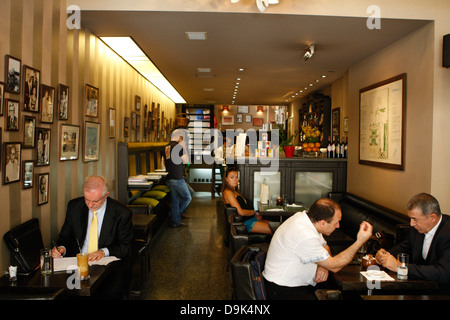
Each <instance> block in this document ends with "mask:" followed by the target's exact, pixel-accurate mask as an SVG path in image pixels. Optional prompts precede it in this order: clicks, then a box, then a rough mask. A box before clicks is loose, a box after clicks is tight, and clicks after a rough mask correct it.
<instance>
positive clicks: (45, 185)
mask: <svg viewBox="0 0 450 320" xmlns="http://www.w3.org/2000/svg"><path fill="white" fill-rule="evenodd" d="M36 178H37V179H36V181H37V184H36V187H37V188H36V189H37V197H36V199H37V205H38V206H40V205H43V204H46V203H48V194H49V192H48V190H49V186H50V180H49V178H50V174H49V173H48V172H47V173H39V174H38V175H37V176H36Z"/></svg>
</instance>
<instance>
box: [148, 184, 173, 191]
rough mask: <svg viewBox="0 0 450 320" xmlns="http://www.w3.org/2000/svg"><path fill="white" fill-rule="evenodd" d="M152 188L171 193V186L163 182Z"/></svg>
mask: <svg viewBox="0 0 450 320" xmlns="http://www.w3.org/2000/svg"><path fill="white" fill-rule="evenodd" d="M152 190H157V191H162V192H165V193H169V192H170V188H169V187H168V186H166V185H163V184H158V185H157V186H155V187H153V188H152Z"/></svg>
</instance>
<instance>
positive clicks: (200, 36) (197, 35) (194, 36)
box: [185, 32, 206, 40]
mask: <svg viewBox="0 0 450 320" xmlns="http://www.w3.org/2000/svg"><path fill="white" fill-rule="evenodd" d="M185 34H186V38H188V39H189V40H206V32H186V33H185Z"/></svg>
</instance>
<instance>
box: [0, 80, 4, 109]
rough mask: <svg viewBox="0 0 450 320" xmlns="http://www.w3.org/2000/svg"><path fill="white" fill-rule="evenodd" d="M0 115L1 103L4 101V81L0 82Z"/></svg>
mask: <svg viewBox="0 0 450 320" xmlns="http://www.w3.org/2000/svg"><path fill="white" fill-rule="evenodd" d="M0 99H1V101H0V116H2V115H3V105H4V102H5V83H3V82H0Z"/></svg>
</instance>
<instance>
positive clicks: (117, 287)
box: [53, 176, 134, 298]
mask: <svg viewBox="0 0 450 320" xmlns="http://www.w3.org/2000/svg"><path fill="white" fill-rule="evenodd" d="M108 195H109V192H108V187H107V182H106V179H105V178H103V177H100V176H90V177H87V178H86V180H85V182H84V185H83V197H79V198H76V199H73V200H70V201H69V203H68V205H67V212H66V219H65V221H64V224H63V226H62V229H61V232H60V234H59V239H58V242H57V243H58V248H54V249H53V257H54V258H60V257H61V256H75V255H76V254H77V253H78V252H79V251H80V250H81V252H86V253H88V254H89V261H95V260H100V259H101V258H103V257H105V256H115V257H117V258H119V259H121V260H120V261H119V262H118V264H119V266H117V267H116V268H114V270H113V271H112V273H111V275H110V276H109V277H108V279H106V280H105V286H104V287H103V288H102V289H104V290H102V291H101V292H103V293H104V294H105V295H104V296H103V297H111V298H121V297H123V294H124V293H125V292H126V290H127V289H128V287H129V282H130V279H131V262H132V257H131V254H132V251H131V244H132V242H133V239H134V236H133V225H132V222H131V211H130V210H129V209H128V208H127V207H125V206H124V205H123V204H121V203H120V202H117V201H115V200H113V199H111V198H109V197H108Z"/></svg>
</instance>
